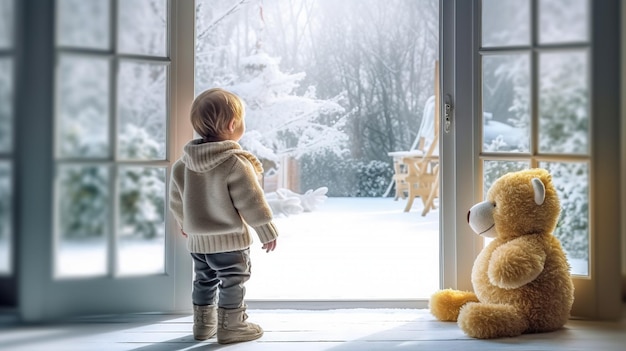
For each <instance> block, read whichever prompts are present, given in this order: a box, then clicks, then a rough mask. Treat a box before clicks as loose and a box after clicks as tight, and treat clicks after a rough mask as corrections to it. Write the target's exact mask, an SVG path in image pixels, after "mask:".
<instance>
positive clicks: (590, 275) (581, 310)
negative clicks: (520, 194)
mask: <svg viewBox="0 0 626 351" xmlns="http://www.w3.org/2000/svg"><path fill="white" fill-rule="evenodd" d="M444 3H445V1H444ZM456 4H457V5H458V7H457V8H456V10H457V11H459V12H457V17H456V20H455V23H456V24H457V28H459V27H461V28H463V29H464V30H467V32H469V33H474V34H473V36H472V37H466V38H464V39H462V40H466V39H467V40H469V42H470V43H473V44H472V45H467V44H465V45H463V44H461V45H457V46H456V47H455V48H454V49H455V50H456V52H455V54H456V55H457V56H456V58H457V59H459V60H467V61H468V62H472V64H465V65H464V64H462V63H461V64H459V62H460V61H456V63H457V64H456V66H455V68H456V69H457V70H460V72H459V71H457V73H456V78H457V80H456V81H453V82H452V84H449V85H448V84H446V83H444V86H445V87H444V89H450V91H454V89H452V88H450V87H455V89H456V96H455V98H456V100H457V101H456V108H455V110H456V113H455V115H454V118H455V121H456V122H457V123H458V124H457V126H456V129H457V131H458V128H459V124H461V123H466V122H467V121H463V122H462V121H461V118H462V117H466V116H462V115H461V113H462V112H461V110H462V109H467V111H471V112H470V114H469V115H468V116H467V117H468V119H469V120H471V121H472V122H473V129H472V130H473V131H474V132H473V133H472V135H471V140H470V138H467V139H466V140H465V139H461V138H458V139H457V141H460V142H463V143H467V144H466V145H467V146H468V147H469V146H471V149H472V150H474V151H473V152H472V153H471V159H472V160H473V162H472V163H471V164H466V165H464V166H462V169H464V170H467V171H471V172H472V173H473V174H474V179H475V180H474V183H473V184H474V185H473V186H472V188H473V189H474V190H473V198H474V202H478V201H482V199H483V197H484V194H485V192H486V190H487V189H488V188H489V186H490V185H491V183H492V182H493V181H494V180H495V179H496V178H497V177H499V176H500V175H502V174H504V173H506V172H509V171H515V170H519V169H524V168H529V167H542V168H546V169H548V170H549V171H550V172H551V173H552V176H553V179H554V182H555V185H556V187H557V191H558V192H559V196H560V199H561V202H562V213H561V217H560V219H559V222H558V225H557V229H556V231H555V233H554V235H555V236H556V237H557V238H559V240H560V241H561V244H562V246H563V248H564V249H565V251H566V253H567V256H568V260H569V263H570V265H571V274H572V278H573V280H574V282H575V286H576V300H575V305H574V308H573V311H572V314H573V315H574V316H582V317H600V318H614V317H615V314H616V313H617V315H619V311H617V312H615V311H611V309H612V307H611V306H617V305H619V281H620V279H619V267H620V261H619V249H618V247H617V246H618V242H619V241H618V240H619V234H618V233H619V213H618V208H619V194H618V192H616V191H611V190H610V189H611V186H609V184H613V185H614V184H619V179H618V174H619V147H617V145H619V131H618V130H617V129H618V128H617V126H618V125H619V103H618V101H619V100H618V93H617V92H618V91H619V89H618V87H619V85H618V84H619V82H618V80H617V75H614V74H613V75H612V74H610V72H611V71H612V70H617V69H619V64H618V57H619V56H618V47H619V44H618V40H617V38H618V35H617V34H618V33H619V31H618V28H619V26H618V11H617V8H618V2H617V1H607V2H591V1H587V0H577V1H561V0H528V1H517V0H508V1H502V0H483V1H473V2H472V5H471V7H470V6H469V5H468V4H462V2H456ZM463 10H466V11H469V12H467V13H470V12H471V13H474V14H475V17H474V18H473V19H470V20H468V19H461V17H460V16H459V15H458V14H459V13H461V11H463ZM444 25H445V24H444ZM456 34H457V35H459V32H458V31H457V32H456ZM463 35H467V34H463ZM600 41H601V42H602V44H600ZM612 45H614V46H615V47H616V48H611V46H612ZM444 57H445V52H444ZM459 77H460V79H459ZM471 77H473V80H472V79H471ZM445 79H446V78H445V73H444V80H445ZM460 86H464V87H466V88H467V90H459V87H460ZM612 89H614V91H611V90H612ZM468 92H470V93H471V95H472V96H471V100H469V101H467V100H465V97H462V96H461V94H463V95H468ZM457 156H458V155H457ZM468 156H470V155H468ZM461 172H462V170H461ZM465 184H466V185H468V184H467V182H466V183H465ZM471 247H473V251H474V255H473V256H475V253H476V252H477V250H479V249H480V248H481V247H482V245H476V243H475V242H474V244H473V245H471ZM467 262H469V258H468V261H467ZM459 279H460V278H459ZM465 284H467V283H465Z"/></svg>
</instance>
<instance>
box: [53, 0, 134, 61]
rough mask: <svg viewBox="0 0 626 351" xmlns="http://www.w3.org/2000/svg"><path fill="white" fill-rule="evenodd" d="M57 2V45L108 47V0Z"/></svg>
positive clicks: (64, 0) (59, 0)
mask: <svg viewBox="0 0 626 351" xmlns="http://www.w3.org/2000/svg"><path fill="white" fill-rule="evenodd" d="M122 2H123V1H122ZM57 3H58V5H57V6H58V7H57V11H58V23H57V44H58V45H62V46H74V47H81V48H93V49H108V48H109V47H110V38H109V32H110V30H109V27H110V25H109V23H110V11H109V9H110V0H89V1H85V0H58V1H57Z"/></svg>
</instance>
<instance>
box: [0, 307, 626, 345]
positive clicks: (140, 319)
mask: <svg viewBox="0 0 626 351" xmlns="http://www.w3.org/2000/svg"><path fill="white" fill-rule="evenodd" d="M249 315H250V320H251V321H254V322H257V323H259V324H260V325H261V326H263V328H264V329H265V335H264V336H263V337H262V338H261V339H259V340H256V341H252V342H247V343H240V344H234V345H219V344H217V342H216V340H215V339H211V340H208V341H202V342H200V341H196V340H194V339H193V336H192V334H191V328H192V323H193V321H192V317H191V316H190V315H165V314H132V315H122V316H101V317H94V318H82V319H79V320H75V321H73V322H71V323H55V324H51V325H46V326H9V327H5V328H2V329H0V350H12V351H26V350H28V351H33V350H59V351H61V350H63V351H79V350H80V351H82V350H90V351H98V350H106V351H126V350H136V351H138V350H141V351H172V350H179V351H182V350H218V349H219V350H234V351H246V350H255V351H257V350H261V351H263V350H272V351H281V350H290V351H293V350H298V351H309V350H311V351H313V350H337V351H351V350H354V351H356V350H358V351H377V350H381V351H382V350H468V351H472V350H498V351H502V350H504V351H506V350H531V351H532V350H557V351H558V350H594V349H596V350H603V351H613V350H615V351H617V350H624V349H626V319H624V318H622V320H621V321H619V322H595V321H582V320H572V321H570V322H569V323H567V325H566V327H565V328H563V329H562V330H559V331H556V332H552V333H544V334H528V335H522V336H520V337H516V338H502V339H496V340H478V339H473V338H470V337H468V336H466V335H465V334H464V333H463V332H462V331H461V330H460V329H459V328H458V326H457V325H456V323H449V322H448V323H444V322H439V321H437V320H435V318H434V317H432V316H431V315H430V313H429V312H428V310H425V309H351V310H346V309H343V310H326V311H308V310H307V311H305V310H250V311H249Z"/></svg>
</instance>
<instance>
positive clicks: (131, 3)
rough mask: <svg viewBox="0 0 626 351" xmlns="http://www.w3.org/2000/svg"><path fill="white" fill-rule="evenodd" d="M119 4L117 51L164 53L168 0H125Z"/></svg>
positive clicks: (148, 53) (164, 54)
mask: <svg viewBox="0 0 626 351" xmlns="http://www.w3.org/2000/svg"><path fill="white" fill-rule="evenodd" d="M118 6H119V12H118V13H119V31H118V33H119V35H118V40H119V47H118V51H119V52H121V53H126V54H142V55H155V56H166V55H167V51H166V45H167V0H124V1H119V2H118Z"/></svg>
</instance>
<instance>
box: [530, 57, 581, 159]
mask: <svg viewBox="0 0 626 351" xmlns="http://www.w3.org/2000/svg"><path fill="white" fill-rule="evenodd" d="M587 70H588V60H587V54H586V52H560V53H544V54H541V55H540V56H539V151H540V152H546V153H571V154H587V153H588V150H589V146H588V135H589V102H588V94H589V88H588V78H587Z"/></svg>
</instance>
